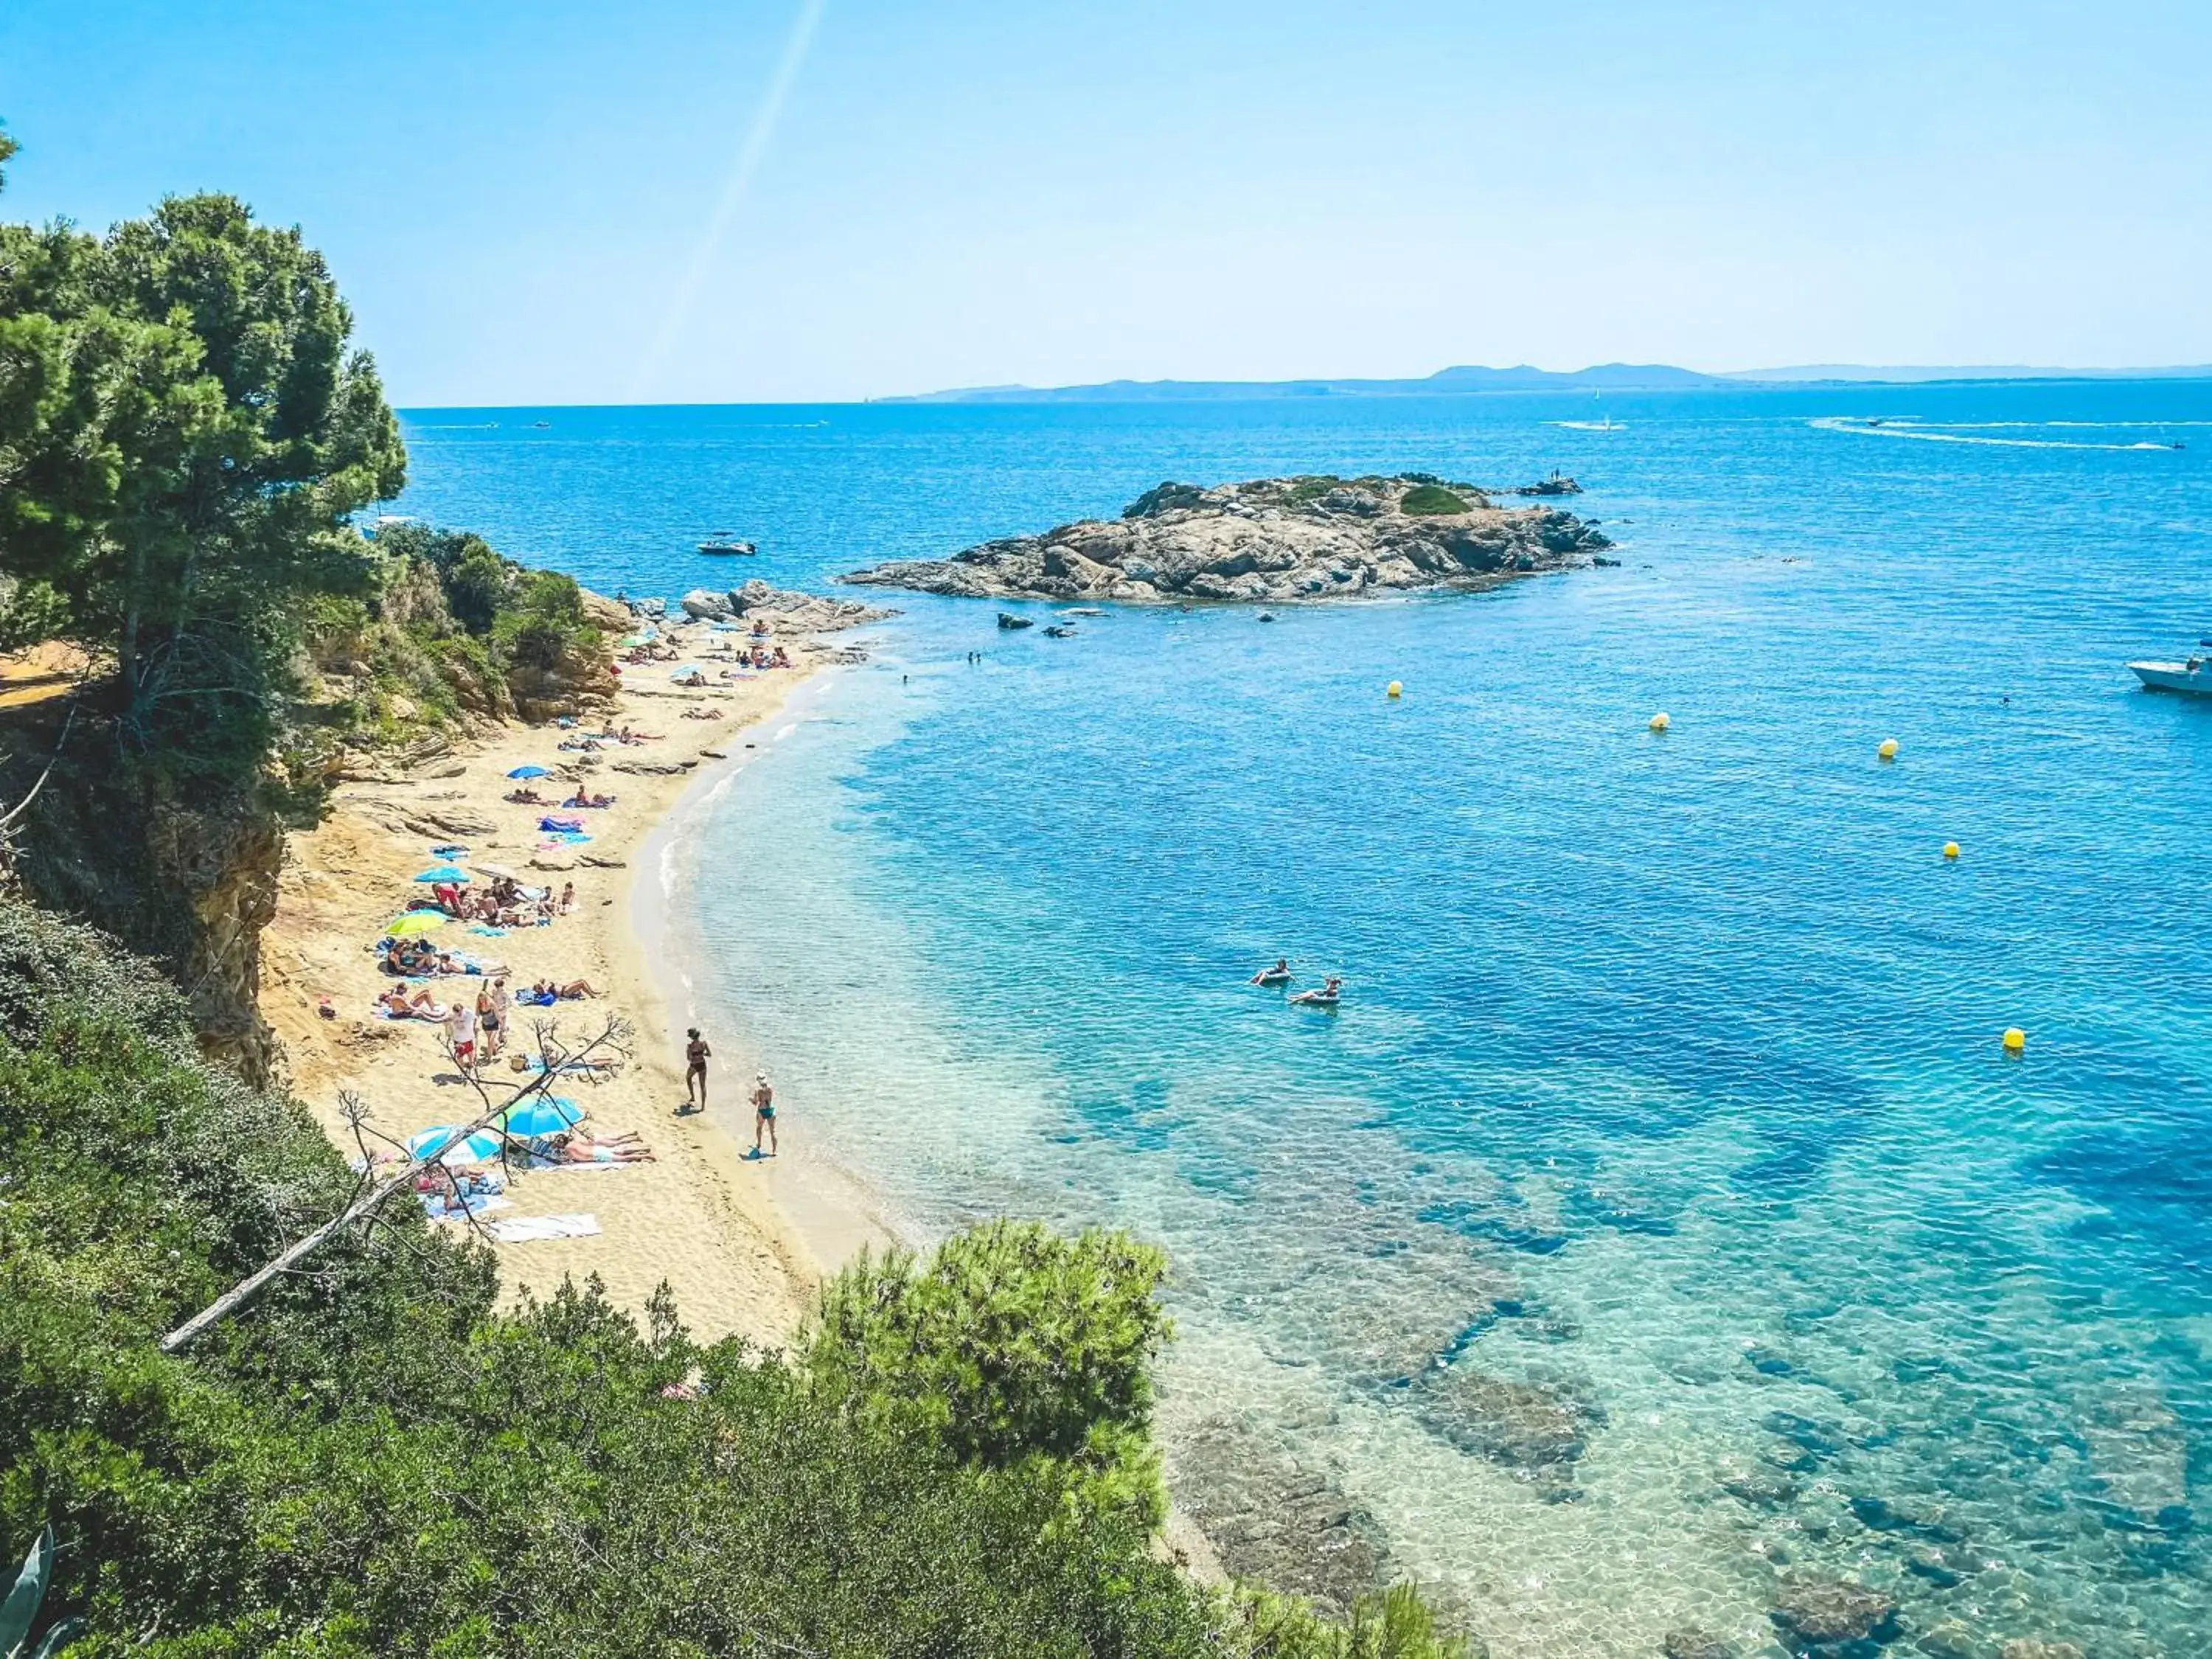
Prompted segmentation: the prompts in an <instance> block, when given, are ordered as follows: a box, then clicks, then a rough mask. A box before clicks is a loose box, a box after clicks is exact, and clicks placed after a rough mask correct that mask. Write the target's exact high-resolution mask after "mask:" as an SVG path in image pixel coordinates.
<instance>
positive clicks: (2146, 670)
mask: <svg viewBox="0 0 2212 1659" xmlns="http://www.w3.org/2000/svg"><path fill="white" fill-rule="evenodd" d="M2203 643H2204V644H2206V645H2212V641H2203ZM2128 670H2129V671H2130V673H2132V674H2133V675H2134V676H2135V677H2136V678H2137V679H2139V680H2141V681H2142V683H2143V685H2144V687H2145V688H2146V689H2147V690H2152V691H2194V692H2197V693H2198V694H2199V695H2200V696H2212V656H2207V655H2204V654H2203V653H2199V654H2198V655H2197V656H2194V657H2191V658H2189V659H2187V660H2185V661H2183V662H2131V663H2130V664H2129V665H2128Z"/></svg>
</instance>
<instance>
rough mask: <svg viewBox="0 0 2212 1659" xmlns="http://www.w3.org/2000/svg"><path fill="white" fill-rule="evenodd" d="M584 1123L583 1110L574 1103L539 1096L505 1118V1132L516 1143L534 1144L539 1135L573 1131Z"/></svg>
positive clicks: (552, 1097) (560, 1098) (558, 1098)
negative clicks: (515, 1140)
mask: <svg viewBox="0 0 2212 1659" xmlns="http://www.w3.org/2000/svg"><path fill="white" fill-rule="evenodd" d="M582 1121H584V1109H583V1108H582V1107H580V1106H579V1105H578V1104H576V1103H575V1102H574V1101H573V1100H564V1099H563V1098H562V1097H560V1096H559V1095H540V1096H539V1097H538V1098H537V1099H535V1100H532V1101H526V1102H525V1103H523V1104H521V1105H520V1106H518V1107H516V1108H515V1109H513V1111H511V1112H509V1113H508V1114H507V1133H509V1134H511V1135H513V1136H514V1137H515V1138H516V1139H518V1140H533V1139H537V1137H538V1136H539V1135H557V1134H559V1133H561V1132H562V1130H563V1129H573V1128H574V1127H576V1126H577V1125H578V1124H579V1123H581V1122H582Z"/></svg>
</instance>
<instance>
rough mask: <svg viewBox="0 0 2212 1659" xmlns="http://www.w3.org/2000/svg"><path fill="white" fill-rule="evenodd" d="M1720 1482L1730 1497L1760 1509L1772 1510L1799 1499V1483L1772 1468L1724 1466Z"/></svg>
mask: <svg viewBox="0 0 2212 1659" xmlns="http://www.w3.org/2000/svg"><path fill="white" fill-rule="evenodd" d="M1720 1482H1721V1490H1722V1491H1723V1492H1726V1493H1727V1494H1728V1495H1729V1497H1731V1498H1735V1499H1736V1500H1737V1501H1738V1502H1740V1503H1745V1504H1752V1505H1753V1506H1754V1507H1756V1508H1759V1509H1763V1510H1771V1509H1774V1508H1777V1507H1778V1506H1779V1505H1781V1504H1794V1503H1795V1502H1796V1501H1797V1492H1798V1486H1797V1483H1796V1481H1795V1480H1791V1479H1790V1477H1789V1476H1788V1475H1786V1474H1775V1473H1773V1472H1772V1471H1771V1470H1767V1469H1745V1468H1723V1469H1722V1470H1721V1472H1720Z"/></svg>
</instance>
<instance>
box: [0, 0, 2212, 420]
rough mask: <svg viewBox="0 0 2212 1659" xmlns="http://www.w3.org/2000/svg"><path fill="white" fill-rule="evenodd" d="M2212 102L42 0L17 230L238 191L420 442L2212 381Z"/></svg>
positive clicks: (1125, 40) (1624, 43)
mask: <svg viewBox="0 0 2212 1659" xmlns="http://www.w3.org/2000/svg"><path fill="white" fill-rule="evenodd" d="M810 26H811V27H810ZM2208 64H2212V3H2206V0H2131V3H2128V4H2124V5H2115V4H2109V3H2107V4H2087V3H2071V4H2054V3H2034V0H2007V3H1978V0H1918V3H1912V4H1893V3H1887V0H1853V3H1850V4H1814V3H1797V0H1771V3H1765V4H1752V3H1738V4H1711V3H1692V0H1682V3H1666V0H1648V3H1641V4H1632V3H1608V0H1579V3H1575V4H1571V5H1568V4H1559V3H1551V4H1541V3H1534V0H1529V3H1517V4H1498V3H1482V0H1460V3H1448V0H1369V3H1365V4H1361V5H1358V6H1353V5H1316V4H1307V3H1301V0H1269V3H1243V0H1178V3H1167V0H1123V3H1117V4H1111V5H1108V4H1096V3H1094V4H1087V5H1078V4H1072V3H1057V0H922V3H915V0H906V3H890V0H775V3H763V0H719V3H691V0H630V3H628V4H623V5H609V4H606V3H605V0H593V3H589V4H585V3H570V0H527V3H525V0H440V3H418V0H388V3H380V4H377V5H374V6H368V5H346V4H343V3H336V0H326V3H322V4H312V3H293V4H276V3H256V0H228V3H224V4H222V5H216V4H210V3H204V0H160V3H151V0H139V3H123V0H4V3H0V118H5V119H6V121H7V122H8V124H9V128H10V130H11V131H13V132H14V133H15V136H16V137H18V138H19V139H20V140H21V143H23V146H24V152H23V154H22V155H21V156H19V157H18V158H17V160H16V161H15V164H14V165H13V167H11V169H10V171H9V180H8V186H7V191H6V194H5V196H4V197H0V210H4V211H5V212H6V213H7V214H8V215H9V216H11V217H19V218H20V217H28V218H34V219H43V218H46V217H47V216H53V215H66V216H70V217H71V218H73V219H75V220H76V221H77V222H80V223H82V224H84V225H87V226H92V227H99V226H104V225H106V224H107V223H108V222H112V220H114V219H117V218H119V217H124V216H130V215H132V214H135V213H139V212H143V210H145V209H146V207H147V206H148V205H149V204H151V203H152V202H153V201H155V199H157V198H158V197H160V196H161V195H162V194H163V193H165V192H168V191H181V190H191V189H201V188H220V189H226V190H230V191H235V192H237V193H238V194H240V195H241V196H244V197H246V199H248V200H249V201H251V202H252V203H253V204H255V206H256V207H257V208H258V210H259V211H260V212H261V214H262V215H263V216H264V217H265V218H268V219H271V220H275V221H279V222H296V223H299V224H301V225H302V226H304V227H305V228H306V229H307V233H308V234H309V236H310V238H311V239H312V240H313V241H314V242H315V243H316V244H317V245H319V246H321V247H322V248H323V249H324V250H325V252H327V254H328V255H329V257H330V258H331V263H332V264H333V266H334V267H335V268H336V270H337V274H338V276H339V279H340V281H341V283H342V284H343V287H344V289H345V291H346V292H347V294H348V295H349V297H350V298H351V300H352V301H353V304H354V307H355V310H356V315H357V318H358V319H359V325H360V329H361V332H362V337H363V338H364V340H365V341H366V343H368V345H369V346H370V348H371V349H374V351H375V353H376V354H377V357H378V360H379V362H380V363H381V364H382V365H383V368H384V370H385V374H386V380H387V381H388V382H389V384H390V387H391V390H392V394H393V396H394V398H396V399H397V400H398V401H400V402H402V403H404V404H435V403H519V402H530V401H545V402H565V403H578V402H621V401H694V400H696V401H716V402H722V401H742V400H752V399H762V400H775V399H806V398H855V397H866V396H874V395H880V394H884V393H894V392H910V391H923V390H928V389H931V388H934V387H939V386H962V385H979V384H992V383H999V382H1006V381H1026V382H1029V383H1031V384H1061V383H1067V382H1073V381H1085V380H1105V379H1111V378H1115V377H1118V376H1124V375H1126V376H1131V377H1135V378H1140V379H1149V378H1155V377H1160V376H1176V377H1180V378H1185V379H1194V378H1206V379H1218V378H1279V377H1284V376H1289V375H1296V374H1425V373H1427V372H1429V371H1430V370H1431V369H1434V368H1440V367H1442V366H1443V365H1445V364H1447V363H1454V362H1492V363H1510V362H1522V361H1528V362H1536V363H1540V364H1542V365H1545V366H1547V367H1552V368H1573V367H1578V366H1580V365H1581V364H1583V363H1586V362H1601V361H1607V360H1612V359H1627V360H1632V361H1663V362H1681V363H1686V364H1689V365H1692V366H1693V367H1698V368H1753V367H1764V366H1768V365H1774V364H1781V363H1790V362H1893V363H1899V362H1947V363H1948V362H2034V363H2064V364H2076V365H2084V366H2090V365H2120V364H2148V363H2170V362H2207V361H2212V97H2209V96H2208V95H2207V92H2206V87H2205V82H2204V76H2205V72H2206V67H2207V65H2208ZM779 88H781V94H782V95H781V98H780V99H778V98H777V97H776V96H775V94H776V93H777V91H778V89H779ZM771 104H774V105H775V106H776V108H775V111H774V112H773V113H774V114H775V118H774V119H773V120H763V113H764V110H765V109H766V106H769V105H771ZM748 162H750V166H749V167H748V166H747V163H748ZM740 173H744V175H745V176H744V179H742V180H740V186H741V187H738V188H734V189H733V187H732V180H733V179H735V178H737V177H738V175H739V174H740ZM717 228H719V232H720V234H719V235H713V234H710V233H712V232H714V231H715V230H716V229H717Z"/></svg>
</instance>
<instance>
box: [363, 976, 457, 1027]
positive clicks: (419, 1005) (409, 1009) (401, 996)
mask: <svg viewBox="0 0 2212 1659" xmlns="http://www.w3.org/2000/svg"><path fill="white" fill-rule="evenodd" d="M376 1001H377V1006H379V1007H380V1008H382V1009H383V1010H384V1012H386V1014H388V1015H390V1016H391V1017H392V1018H393V1019H431V1020H438V1019H443V1018H445V1017H446V1006H445V1004H443V1003H441V1002H440V1001H438V1000H436V999H435V998H434V997H432V996H431V994H430V987H428V986H427V985H419V986H417V987H416V988H415V989H414V991H413V992H411V993H410V992H408V991H405V990H403V989H402V988H401V987H398V986H397V985H395V986H393V987H392V988H391V989H390V990H388V991H386V992H385V993H384V994H383V995H381V996H380V997H379V998H377V1000H376Z"/></svg>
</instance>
